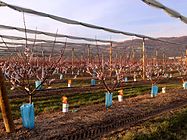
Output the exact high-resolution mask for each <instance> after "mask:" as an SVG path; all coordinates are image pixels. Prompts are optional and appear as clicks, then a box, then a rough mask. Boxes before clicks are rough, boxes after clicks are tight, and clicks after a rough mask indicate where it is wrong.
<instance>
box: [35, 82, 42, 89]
mask: <svg viewBox="0 0 187 140" xmlns="http://www.w3.org/2000/svg"><path fill="white" fill-rule="evenodd" d="M41 83H42V82H41V81H35V88H36V90H41V89H42V85H41Z"/></svg>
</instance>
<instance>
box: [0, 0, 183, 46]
mask: <svg viewBox="0 0 187 140" xmlns="http://www.w3.org/2000/svg"><path fill="white" fill-rule="evenodd" d="M0 6H2V7H4V6H6V7H9V8H10V9H13V10H16V11H18V12H24V13H28V14H32V15H37V16H40V17H47V18H50V19H53V20H56V21H59V22H62V23H66V24H72V25H81V26H84V27H87V28H92V29H97V30H103V31H106V32H110V33H115V34H122V35H126V36H136V37H139V38H142V39H145V38H147V39H151V40H155V41H160V42H164V43H169V44H176V45H184V44H181V43H175V42H170V41H166V40H162V39H158V38H153V37H150V36H146V35H141V34H136V33H130V32H124V31H120V30H115V29H110V28H106V27H102V26H97V25H92V24H88V23H84V22H80V21H76V20H71V19H68V18H63V17H59V16H55V15H51V14H47V13H44V12H39V11H35V10H32V9H28V8H23V7H20V6H16V5H11V4H8V3H5V2H3V1H0ZM185 45H186V44H185Z"/></svg>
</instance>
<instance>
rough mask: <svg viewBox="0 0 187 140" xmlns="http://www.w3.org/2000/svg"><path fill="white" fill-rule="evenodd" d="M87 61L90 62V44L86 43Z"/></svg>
mask: <svg viewBox="0 0 187 140" xmlns="http://www.w3.org/2000/svg"><path fill="white" fill-rule="evenodd" d="M88 63H90V45H88Z"/></svg>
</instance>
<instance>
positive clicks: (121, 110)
mask: <svg viewBox="0 0 187 140" xmlns="http://www.w3.org/2000/svg"><path fill="white" fill-rule="evenodd" d="M184 102H186V104H187V91H185V90H178V89H177V90H170V92H169V93H166V94H159V95H158V96H157V97H156V98H151V97H150V95H148V94H146V95H141V96H137V97H132V98H127V99H124V101H123V102H121V103H119V102H117V101H114V102H113V106H112V107H111V108H110V109H109V110H106V109H105V107H104V104H97V105H90V106H86V107H80V108H79V110H78V111H77V112H69V113H66V114H64V113H62V112H54V113H47V114H41V115H39V116H37V117H36V121H35V128H34V129H33V130H27V129H25V128H22V125H21V120H15V123H16V132H15V133H13V134H9V135H7V134H6V133H5V132H4V129H3V125H2V122H1V124H0V139H40V140H41V139H62V138H64V139H88V138H86V137H89V136H94V135H96V134H99V135H97V138H99V136H102V135H103V134H104V133H105V132H109V131H114V130H115V129H118V128H117V126H118V125H117V124H119V123H124V126H125V125H127V124H130V123H131V122H133V118H140V119H141V116H143V117H144V116H145V114H148V113H150V112H153V114H154V112H158V110H162V111H164V110H167V108H172V107H175V106H177V105H182V104H183V103H184ZM124 120H125V121H124ZM133 123H136V122H133ZM115 124H116V125H115ZM113 125H115V127H114V128H112V126H113ZM105 126H108V127H105ZM120 127H122V126H120V125H119V128H120ZM105 128H106V129H109V130H108V131H107V130H106V131H105ZM94 130H97V131H94ZM102 131H103V132H102ZM104 131H105V132H104Z"/></svg>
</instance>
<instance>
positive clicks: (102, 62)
mask: <svg viewBox="0 0 187 140" xmlns="http://www.w3.org/2000/svg"><path fill="white" fill-rule="evenodd" d="M101 57H102V58H101V59H102V60H101V65H102V70H104V56H103V53H102V54H101Z"/></svg>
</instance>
